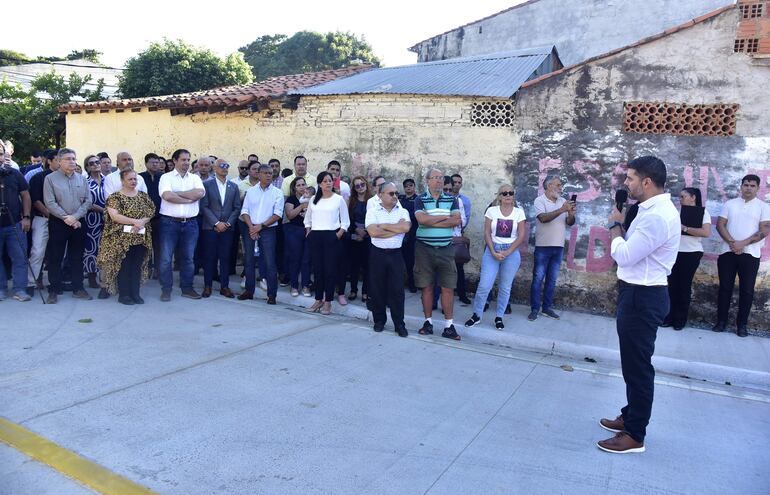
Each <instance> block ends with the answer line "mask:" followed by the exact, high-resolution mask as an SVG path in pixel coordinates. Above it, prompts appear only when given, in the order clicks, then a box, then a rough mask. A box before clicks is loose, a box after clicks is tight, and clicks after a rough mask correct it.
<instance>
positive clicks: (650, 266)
mask: <svg viewBox="0 0 770 495" xmlns="http://www.w3.org/2000/svg"><path fill="white" fill-rule="evenodd" d="M681 236H682V224H681V222H680V220H679V212H678V211H677V210H676V207H675V206H674V203H672V202H671V195H670V194H658V195H656V196H653V197H652V198H650V199H648V200H647V201H645V202H643V203H639V213H638V214H637V215H636V218H635V219H634V221H633V222H631V225H630V226H629V228H628V232H627V233H626V238H625V239H623V238H622V237H616V238H615V239H614V240H613V241H612V246H611V248H610V254H611V255H612V259H614V260H615V262H616V263H617V264H618V278H619V279H620V280H623V281H624V282H628V283H629V284H636V285H648V286H649V285H667V284H668V280H667V277H668V275H669V274H670V273H671V268H673V266H674V263H675V262H676V255H677V253H678V251H679V240H680V238H681Z"/></svg>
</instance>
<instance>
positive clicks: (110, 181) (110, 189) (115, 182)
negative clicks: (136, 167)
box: [104, 170, 147, 198]
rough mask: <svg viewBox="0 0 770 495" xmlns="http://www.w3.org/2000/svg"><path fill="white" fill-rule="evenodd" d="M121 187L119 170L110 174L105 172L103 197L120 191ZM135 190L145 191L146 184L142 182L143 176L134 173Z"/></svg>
mask: <svg viewBox="0 0 770 495" xmlns="http://www.w3.org/2000/svg"><path fill="white" fill-rule="evenodd" d="M122 188H123V183H122V182H120V170H116V171H115V172H112V173H111V174H107V175H106V176H105V177H104V197H105V198H109V197H110V194H112V193H114V192H116V191H120V190H121V189H122ZM136 190H137V191H142V192H143V193H146V192H147V184H145V183H144V177H142V176H141V175H139V172H137V173H136Z"/></svg>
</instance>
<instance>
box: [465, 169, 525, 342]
mask: <svg viewBox="0 0 770 495" xmlns="http://www.w3.org/2000/svg"><path fill="white" fill-rule="evenodd" d="M526 219H527V217H526V215H525V214H524V210H522V209H521V208H519V207H517V206H516V202H515V198H514V193H513V187H512V186H510V185H507V184H506V185H504V186H501V187H500V189H499V190H498V191H497V205H496V206H490V207H489V208H487V211H486V213H484V242H485V244H486V248H485V249H484V255H483V257H482V258H481V275H480V277H479V286H478V289H477V290H476V296H475V297H474V298H473V315H471V317H470V319H469V320H468V321H466V322H465V326H466V327H472V326H473V325H475V324H477V323H478V322H480V321H481V317H480V316H479V315H480V314H482V313H483V312H484V304H485V303H486V301H487V296H488V295H489V292H490V291H491V290H492V286H493V285H494V284H495V279H496V278H497V275H498V273H499V274H500V283H499V284H498V294H497V310H496V316H495V328H497V329H498V330H502V329H503V328H505V325H504V324H503V314H505V307H506V306H507V305H508V301H509V299H510V297H511V287H512V286H513V279H514V278H515V277H516V272H517V271H518V270H519V265H521V254H519V247H520V246H521V243H522V242H524V241H525V240H526V239H525V233H524V231H525V223H526Z"/></svg>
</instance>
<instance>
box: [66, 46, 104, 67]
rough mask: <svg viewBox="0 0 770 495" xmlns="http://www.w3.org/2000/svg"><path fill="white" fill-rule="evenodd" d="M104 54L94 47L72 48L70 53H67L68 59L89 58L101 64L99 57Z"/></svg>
mask: <svg viewBox="0 0 770 495" xmlns="http://www.w3.org/2000/svg"><path fill="white" fill-rule="evenodd" d="M101 55H102V52H100V51H96V50H94V49H92V48H86V49H84V50H72V51H71V52H70V54H69V55H67V57H66V60H80V59H83V60H88V61H89V62H93V63H95V64H100V63H101V62H100V61H99V57H100V56H101Z"/></svg>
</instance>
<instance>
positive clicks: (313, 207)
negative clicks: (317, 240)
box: [305, 193, 350, 231]
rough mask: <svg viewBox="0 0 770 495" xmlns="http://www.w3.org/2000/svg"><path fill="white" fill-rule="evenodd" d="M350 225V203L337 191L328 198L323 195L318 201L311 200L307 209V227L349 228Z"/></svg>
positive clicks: (333, 229)
mask: <svg viewBox="0 0 770 495" xmlns="http://www.w3.org/2000/svg"><path fill="white" fill-rule="evenodd" d="M349 227H350V214H349V213H348V205H347V204H345V200H344V199H342V196H340V195H339V194H337V193H334V194H332V195H331V196H330V197H328V198H324V197H322V198H321V199H319V200H318V203H317V204H316V203H313V200H312V199H311V200H310V203H309V204H308V207H307V210H306V211H305V228H309V229H311V230H314V231H316V230H331V231H336V230H339V229H344V230H346V231H347V230H348V228H349Z"/></svg>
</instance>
